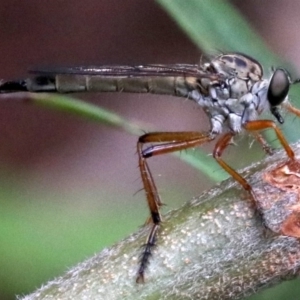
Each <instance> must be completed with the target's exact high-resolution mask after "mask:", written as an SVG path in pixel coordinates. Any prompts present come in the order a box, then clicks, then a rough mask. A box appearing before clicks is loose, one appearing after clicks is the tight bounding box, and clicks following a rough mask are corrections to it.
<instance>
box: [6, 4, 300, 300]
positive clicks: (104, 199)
mask: <svg viewBox="0 0 300 300" xmlns="http://www.w3.org/2000/svg"><path fill="white" fill-rule="evenodd" d="M232 3H234V4H235V5H236V7H237V8H238V9H239V10H240V11H241V12H242V13H243V14H244V15H245V16H246V18H247V19H248V20H249V22H250V23H251V24H252V26H254V28H255V29H256V30H257V31H258V32H259V33H260V34H261V36H262V38H263V39H264V40H265V42H266V43H267V44H268V45H269V46H270V48H271V49H272V50H273V51H274V52H276V53H277V54H278V55H279V56H281V57H283V58H284V59H286V60H288V61H290V62H292V63H293V65H294V68H295V69H296V70H297V68H298V70H299V66H300V56H299V48H300V39H299V25H300V22H299V11H300V3H299V2H297V1H293V0H288V1H279V0H278V1H271V0H269V1H259V0H255V1H247V2H245V1H243V2H242V1H233V2H232ZM217 21H218V20H216V22H217ZM233 34H234V33H233ZM200 55H201V51H200V50H199V49H197V48H196V46H195V45H194V44H192V42H190V41H189V40H188V39H187V38H186V37H185V36H184V34H183V33H182V32H181V30H180V29H179V28H178V27H177V25H176V24H175V22H174V21H172V20H171V19H170V18H169V16H168V15H167V14H166V13H165V12H164V11H163V10H162V9H161V8H160V6H159V5H157V4H156V3H155V2H152V1H138V0H123V1H111V0H110V1H104V0H103V1H99V0H98V1H95V0H93V1H92V0H88V1H84V2H83V1H77V0H72V1H68V0H65V1H56V0H53V1H38V0H31V1H21V0H17V1H12V0H10V1H6V0H2V1H1V6H0V66H1V69H0V77H1V78H4V79H12V78H22V77H24V76H26V70H27V69H28V68H29V67H32V66H41V65H49V66H62V65H90V64H94V65H97V64H99V65H101V64H143V63H144V64H145V63H198V62H199V59H200ZM298 73H299V74H300V71H299V72H298ZM78 96H79V97H80V98H81V99H85V100H86V101H90V102H92V103H95V104H99V105H101V106H103V107H105V108H108V109H111V110H113V111H115V112H117V113H119V114H120V115H122V116H124V117H126V118H128V119H131V120H139V121H142V122H144V123H145V124H152V126H153V125H154V126H155V128H157V129H158V130H160V131H166V130H204V129H208V123H207V122H206V121H207V120H206V118H205V116H204V114H203V113H202V112H201V110H200V109H199V108H198V107H196V105H194V104H193V103H188V102H187V101H184V100H180V99H179V100H178V99H175V101H174V99H172V98H171V97H161V96H147V95H123V94H109V95H108V94H98V95H78ZM136 139H137V138H136V137H134V136H130V135H129V134H126V133H124V132H121V131H118V130H116V129H111V128H109V127H107V126H104V125H103V126H101V125H100V126H99V124H95V123H90V122H87V121H86V120H81V119H79V118H76V117H74V116H68V115H65V114H63V113H59V112H55V111H48V110H45V109H41V108H39V107H34V106H30V105H25V104H20V103H19V102H13V101H10V102H2V103H1V104H0V179H1V187H0V189H1V190H0V196H1V200H0V202H1V206H2V207H3V209H1V210H2V211H1V213H0V217H1V220H2V221H0V226H1V228H0V255H1V257H0V266H3V267H1V270H0V284H1V283H2V287H0V298H1V299H13V296H12V295H14V294H22V293H28V292H30V291H32V290H33V289H34V288H36V287H38V286H39V285H41V284H42V283H43V282H45V281H46V280H48V279H49V278H53V276H57V275H59V274H61V273H62V272H63V271H64V270H66V269H67V268H69V267H70V266H72V265H73V264H74V263H76V262H78V261H81V260H83V259H84V258H86V257H88V256H89V255H91V254H93V253H95V252H97V251H99V250H100V249H101V248H103V247H104V246H105V245H109V244H112V243H113V242H114V241H116V240H118V239H120V238H122V237H125V236H126V235H127V234H129V233H131V232H133V231H134V230H136V229H137V228H138V226H140V225H141V224H143V222H144V221H145V219H146V217H147V213H148V211H147V207H146V204H145V200H144V195H143V192H139V193H137V194H136V195H134V196H133V194H135V192H137V191H138V190H139V189H140V188H141V187H142V184H141V181H140V179H139V171H138V168H137V156H136V153H135V151H136V150H135V145H136ZM246 142H247V140H246ZM247 147H248V146H247V145H246V148H245V149H247ZM204 148H205V149H207V150H208V151H210V150H211V148H212V147H211V146H207V147H204ZM236 148H237V149H230V151H229V157H228V161H230V162H231V163H232V162H233V161H236V160H237V159H236V158H235V159H234V158H233V159H232V158H230V155H232V156H233V157H236V155H239V151H240V150H239V148H238V147H236ZM240 154H241V153H240ZM241 155H242V156H243V155H244V156H245V154H241ZM246 156H247V155H246ZM233 165H235V166H242V164H241V165H239V164H233ZM151 167H152V169H153V174H154V177H155V178H156V179H157V180H158V186H159V188H160V192H161V195H162V197H163V201H164V202H166V203H167V204H168V208H172V207H178V205H180V203H183V202H184V201H186V200H188V199H190V198H192V197H193V196H195V195H198V194H199V193H200V192H201V191H203V189H204V188H207V187H209V186H210V185H211V184H212V183H211V182H209V181H208V180H207V179H205V178H203V176H201V175H200V174H199V172H197V171H195V170H194V169H192V168H191V167H188V166H186V165H184V164H183V163H182V162H181V161H178V160H177V159H175V158H173V157H170V156H167V157H157V158H156V159H155V160H153V162H152V161H151ZM218 171H219V170H216V172H218ZM2 222H3V223H2ZM70 230H71V231H70ZM262 297H263V296H262ZM259 299H263V298H259ZM266 299H267V298H266Z"/></svg>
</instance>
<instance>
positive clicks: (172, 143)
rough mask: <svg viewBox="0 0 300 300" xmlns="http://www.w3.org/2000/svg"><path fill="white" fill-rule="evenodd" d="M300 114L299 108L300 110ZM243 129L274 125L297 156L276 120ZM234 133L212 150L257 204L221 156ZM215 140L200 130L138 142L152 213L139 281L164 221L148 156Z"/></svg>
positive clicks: (163, 134) (162, 134)
mask: <svg viewBox="0 0 300 300" xmlns="http://www.w3.org/2000/svg"><path fill="white" fill-rule="evenodd" d="M299 115H300V110H299ZM244 128H245V129H246V130H248V131H253V132H255V131H260V130H264V129H268V128H272V129H273V130H274V131H275V133H276V135H277V138H278V139H279V141H280V143H281V144H282V146H283V148H284V149H285V151H286V153H287V155H288V157H289V158H290V159H294V156H295V155H294V152H293V150H292V148H291V147H290V145H289V144H288V142H287V141H286V139H285V137H284V135H283V134H282V132H281V131H280V130H279V128H278V127H277V126H276V124H275V123H274V122H273V121H269V120H258V121H250V122H248V123H246V124H244ZM234 135H235V133H232V132H229V133H226V134H224V135H223V136H222V137H221V138H220V139H219V140H218V141H217V143H216V146H215V148H214V151H213V156H214V158H215V159H216V161H217V162H218V163H219V164H220V166H221V167H222V168H223V169H224V170H225V171H226V172H228V173H229V174H230V175H231V176H232V177H233V178H234V179H235V180H236V181H237V182H239V183H240V184H241V185H242V186H243V188H244V189H245V190H246V191H248V192H249V193H250V194H251V196H252V199H253V204H254V206H256V202H255V195H254V193H253V191H252V188H251V186H250V184H249V183H248V182H247V181H246V179H244V178H243V177H242V176H241V175H240V174H239V173H237V172H236V171H235V170H234V169H233V168H231V167H230V166H229V165H228V164H227V163H225V162H224V160H223V159H222V158H221V156H222V154H223V152H224V150H225V149H226V148H227V146H228V145H230V143H231V139H232V138H233V137H234ZM254 136H255V137H256V138H257V139H258V140H259V141H260V142H261V143H262V145H263V146H264V139H263V138H262V137H261V135H260V134H257V133H255V134H254ZM213 139H214V135H212V134H210V133H199V132H155V133H149V134H145V135H143V136H141V137H140V138H139V140H138V143H137V150H138V151H137V152H138V155H139V168H140V171H141V177H142V181H143V186H144V189H145V192H146V197H147V202H148V206H149V210H150V213H151V221H152V228H151V230H150V233H149V236H148V238H147V241H146V244H145V245H144V250H143V252H142V255H141V259H140V266H139V270H138V275H137V279H136V282H144V273H145V269H146V267H147V265H148V263H149V257H150V256H151V252H152V248H153V247H154V246H155V242H156V237H157V233H158V230H159V227H160V223H161V216H160V213H159V208H160V206H161V205H162V202H161V200H160V198H159V195H158V192H157V188H156V185H155V182H154V180H153V177H152V174H151V172H150V169H149V166H148V163H147V158H149V157H151V156H155V155H160V154H165V153H171V152H175V151H180V150H184V149H188V148H193V147H196V146H200V145H202V144H204V143H206V142H210V141H212V140H213ZM148 143H154V145H153V146H150V147H148V148H146V149H145V150H143V145H145V144H148Z"/></svg>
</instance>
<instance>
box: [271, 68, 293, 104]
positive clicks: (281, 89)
mask: <svg viewBox="0 0 300 300" xmlns="http://www.w3.org/2000/svg"><path fill="white" fill-rule="evenodd" d="M290 82H291V81H290V76H289V74H288V72H287V71H286V70H284V69H276V70H275V71H274V73H273V75H272V78H271V80H270V84H269V88H268V100H269V103H270V105H271V106H277V105H279V104H281V103H282V102H283V100H284V99H285V97H286V96H287V94H288V92H289V88H290Z"/></svg>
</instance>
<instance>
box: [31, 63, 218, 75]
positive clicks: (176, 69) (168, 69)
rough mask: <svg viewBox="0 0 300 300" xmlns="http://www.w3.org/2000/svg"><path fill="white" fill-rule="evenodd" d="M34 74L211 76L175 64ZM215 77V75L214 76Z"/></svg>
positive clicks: (45, 70)
mask: <svg viewBox="0 0 300 300" xmlns="http://www.w3.org/2000/svg"><path fill="white" fill-rule="evenodd" d="M29 72H30V73H32V74H38V75H57V74H78V75H97V76H128V77H135V76H136V77H140V76H191V77H209V74H208V73H207V72H205V71H204V70H202V69H201V67H199V66H198V65H191V64H173V65H159V64H157V65H141V66H126V65H125V66H118V65H107V66H98V67H97V66H86V67H83V66H81V67H66V68H64V67H62V68H60V67H59V68H37V69H32V70H29ZM214 75H215V74H214Z"/></svg>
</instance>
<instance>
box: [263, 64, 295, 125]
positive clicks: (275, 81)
mask: <svg viewBox="0 0 300 300" xmlns="http://www.w3.org/2000/svg"><path fill="white" fill-rule="evenodd" d="M297 82H299V79H296V80H295V81H291V78H290V75H289V73H288V72H287V71H286V70H285V69H282V68H278V69H275V70H274V72H273V75H272V76H271V79H270V81H269V86H268V92H267V99H268V102H269V105H270V111H271V113H272V114H273V115H274V117H275V118H276V119H277V121H278V122H279V123H280V124H282V123H283V122H284V119H283V118H282V116H281V114H280V112H279V109H278V107H279V106H280V105H281V104H282V103H283V101H284V100H285V99H286V97H287V96H288V93H289V89H290V86H291V84H294V83H297Z"/></svg>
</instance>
